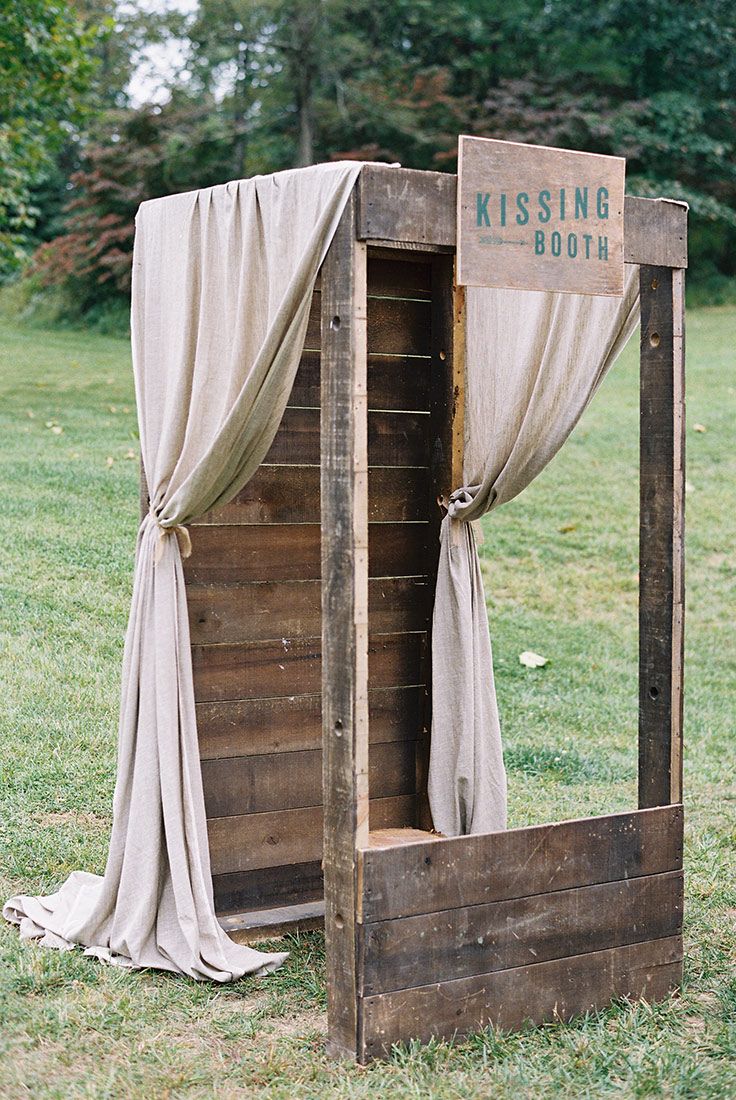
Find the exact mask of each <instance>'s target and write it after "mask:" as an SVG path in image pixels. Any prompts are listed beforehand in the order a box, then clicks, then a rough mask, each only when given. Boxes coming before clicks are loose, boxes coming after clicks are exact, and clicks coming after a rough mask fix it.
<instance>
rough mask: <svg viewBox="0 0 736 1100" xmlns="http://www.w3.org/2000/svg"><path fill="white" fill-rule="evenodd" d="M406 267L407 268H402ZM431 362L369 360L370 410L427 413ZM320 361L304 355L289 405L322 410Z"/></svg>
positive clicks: (400, 358)
mask: <svg viewBox="0 0 736 1100" xmlns="http://www.w3.org/2000/svg"><path fill="white" fill-rule="evenodd" d="M402 266H403V265H402ZM427 365H428V364H427V360H426V359H425V358H420V357H417V356H414V357H410V356H402V355H380V354H373V355H369V356H368V408H369V410H372V409H378V410H394V411H396V412H427V410H428V409H429V371H428V369H427ZM319 395H320V357H319V353H318V352H309V351H307V352H304V354H303V355H302V359H301V363H300V364H299V370H298V371H297V375H296V378H295V380H294V386H293V389H292V391H291V395H290V396H289V405H290V406H292V407H295V408H311V409H318V408H319V401H320V396H319Z"/></svg>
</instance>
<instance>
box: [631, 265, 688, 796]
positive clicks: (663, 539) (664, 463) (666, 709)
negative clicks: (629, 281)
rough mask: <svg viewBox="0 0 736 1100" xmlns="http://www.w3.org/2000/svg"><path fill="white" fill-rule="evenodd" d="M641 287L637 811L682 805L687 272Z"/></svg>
mask: <svg viewBox="0 0 736 1100" xmlns="http://www.w3.org/2000/svg"><path fill="white" fill-rule="evenodd" d="M639 278H640V285H641V381H640V396H641V439H640V449H641V467H640V527H639V554H640V561H639V805H640V807H642V808H646V807H651V806H665V805H667V804H669V803H673V802H681V801H682V689H683V614H684V574H683V561H684V555H683V531H684V501H685V464H684V457H685V455H684V449H685V332H684V324H685V301H684V298H685V296H684V281H685V272H684V270H683V269H682V268H680V267H659V266H656V267H655V266H649V265H644V266H642V267H641V268H640V274H639Z"/></svg>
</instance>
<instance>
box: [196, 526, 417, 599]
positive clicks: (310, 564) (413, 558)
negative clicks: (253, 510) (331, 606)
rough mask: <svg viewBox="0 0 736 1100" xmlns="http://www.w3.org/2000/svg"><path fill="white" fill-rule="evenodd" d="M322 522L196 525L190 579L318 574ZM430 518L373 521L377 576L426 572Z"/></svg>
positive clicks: (371, 535) (235, 581)
mask: <svg viewBox="0 0 736 1100" xmlns="http://www.w3.org/2000/svg"><path fill="white" fill-rule="evenodd" d="M320 534H321V533H320V525H319V524H318V523H295V524H291V523H273V524H263V525H261V526H259V525H257V524H252V525H251V524H228V525H224V526H222V527H210V526H203V527H192V528H190V535H191V539H192V556H191V557H190V558H188V559H187V562H186V576H187V579H188V582H189V583H190V584H199V585H202V584H218V583H223V582H224V583H226V584H244V583H246V582H250V581H279V580H283V581H289V580H297V581H298V580H319V578H320V575H321V560H320ZM428 537H429V524H427V523H371V524H370V525H369V532H368V548H369V555H370V562H371V576H372V577H421V576H424V575H425V572H426V555H427V539H428Z"/></svg>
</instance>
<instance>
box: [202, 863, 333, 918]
mask: <svg viewBox="0 0 736 1100" xmlns="http://www.w3.org/2000/svg"><path fill="white" fill-rule="evenodd" d="M212 885H213V888H214V892H215V910H216V911H217V912H218V913H243V912H245V911H247V910H249V909H258V908H262V907H263V906H264V905H266V906H268V907H272V906H282V905H299V904H301V903H302V902H307V901H321V900H322V895H323V892H324V881H323V875H322V863H321V861H320V860H313V861H312V862H311V863H287V864H286V865H284V866H276V867H259V868H257V869H256V870H252V871H240V872H236V873H235V874H229V875H214V876H213V878H212Z"/></svg>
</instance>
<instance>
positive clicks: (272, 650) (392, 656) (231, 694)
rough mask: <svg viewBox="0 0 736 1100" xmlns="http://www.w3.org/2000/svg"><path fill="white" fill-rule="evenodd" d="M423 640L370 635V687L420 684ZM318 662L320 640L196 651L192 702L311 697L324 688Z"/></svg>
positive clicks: (420, 634)
mask: <svg viewBox="0 0 736 1100" xmlns="http://www.w3.org/2000/svg"><path fill="white" fill-rule="evenodd" d="M426 638H427V636H426V633H423V632H416V633H412V634H375V635H372V636H371V637H370V639H368V643H367V647H366V648H367V656H368V664H369V669H370V678H371V686H373V687H402V686H404V685H406V686H409V685H413V684H420V683H421V682H422V680H421V671H420V670H421V662H422V657H423V654H424V651H425V650H426V644H427V641H426ZM321 656H322V642H321V640H320V638H319V637H317V638H304V637H300V636H297V637H295V638H283V639H278V640H270V641H266V642H244V643H241V644H237V643H235V644H232V643H227V644H223V645H194V646H192V668H193V671H194V698H195V700H196V701H197V702H198V703H206V702H215V701H216V700H218V699H265V698H269V697H273V698H277V697H281V696H284V695H310V694H314V693H316V692H318V691H319V690H320V684H321V683H322V667H321V666H322V661H321ZM323 698H324V696H323Z"/></svg>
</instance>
